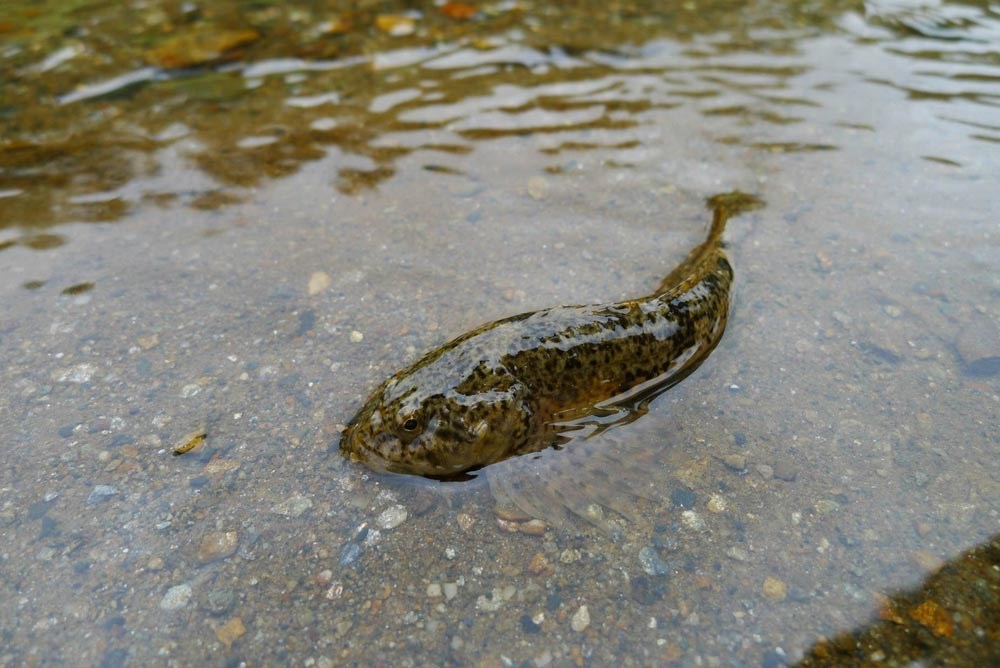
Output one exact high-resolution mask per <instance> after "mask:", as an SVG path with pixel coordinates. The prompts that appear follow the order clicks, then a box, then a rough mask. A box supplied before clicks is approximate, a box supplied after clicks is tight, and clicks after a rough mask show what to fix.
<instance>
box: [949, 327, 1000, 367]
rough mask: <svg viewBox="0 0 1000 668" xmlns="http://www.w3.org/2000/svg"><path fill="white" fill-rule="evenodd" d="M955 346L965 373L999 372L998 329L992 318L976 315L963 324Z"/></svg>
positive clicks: (999, 346) (999, 331)
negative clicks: (963, 364) (970, 320)
mask: <svg viewBox="0 0 1000 668" xmlns="http://www.w3.org/2000/svg"><path fill="white" fill-rule="evenodd" d="M955 347H956V348H957V349H958V354H959V356H960V357H961V358H962V361H963V362H964V363H965V370H966V372H967V373H970V374H972V375H974V376H992V375H994V374H996V373H1000V329H998V327H997V325H996V323H994V322H993V320H992V319H990V318H988V317H986V316H978V317H976V318H975V319H974V320H973V321H972V322H970V323H968V324H967V325H965V326H963V327H962V328H961V330H960V332H959V334H958V338H957V339H956V340H955Z"/></svg>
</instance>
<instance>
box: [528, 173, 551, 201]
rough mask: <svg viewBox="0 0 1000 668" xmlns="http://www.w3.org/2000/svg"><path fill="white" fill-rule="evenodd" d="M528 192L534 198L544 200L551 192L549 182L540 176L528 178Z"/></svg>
mask: <svg viewBox="0 0 1000 668" xmlns="http://www.w3.org/2000/svg"><path fill="white" fill-rule="evenodd" d="M528 194H529V195H531V199H533V200H543V199H545V198H546V196H548V194H549V183H548V181H546V180H545V179H543V178H542V177H540V176H533V177H532V178H530V179H528Z"/></svg>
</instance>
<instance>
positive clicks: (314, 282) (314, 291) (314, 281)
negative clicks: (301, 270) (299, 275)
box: [307, 271, 333, 296]
mask: <svg viewBox="0 0 1000 668" xmlns="http://www.w3.org/2000/svg"><path fill="white" fill-rule="evenodd" d="M332 284H333V279H332V278H330V274H328V273H326V272H325V271H314V272H313V273H312V274H311V275H310V276H309V286H308V288H307V289H308V292H309V294H310V296H311V295H318V294H319V293H321V292H325V291H326V290H327V289H328V288H329V287H330V286H331V285H332Z"/></svg>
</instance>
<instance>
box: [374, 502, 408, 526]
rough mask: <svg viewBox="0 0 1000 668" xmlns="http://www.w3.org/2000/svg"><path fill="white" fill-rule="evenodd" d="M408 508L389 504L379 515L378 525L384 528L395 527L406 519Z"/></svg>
mask: <svg viewBox="0 0 1000 668" xmlns="http://www.w3.org/2000/svg"><path fill="white" fill-rule="evenodd" d="M406 517H407V513H406V508H405V507H403V506H400V505H396V506H389V507H388V508H386V509H385V510H383V511H382V514H381V515H379V516H378V520H377V522H378V525H379V526H380V527H382V528H383V529H395V528H396V527H398V526H399V525H400V524H402V523H403V522H405V521H406Z"/></svg>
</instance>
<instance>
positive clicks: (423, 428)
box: [340, 376, 531, 479]
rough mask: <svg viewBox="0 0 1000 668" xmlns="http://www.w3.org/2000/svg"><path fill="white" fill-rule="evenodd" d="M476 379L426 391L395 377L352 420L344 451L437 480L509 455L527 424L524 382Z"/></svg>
mask: <svg viewBox="0 0 1000 668" xmlns="http://www.w3.org/2000/svg"><path fill="white" fill-rule="evenodd" d="M476 385H477V386H476V388H475V389H474V390H473V389H467V388H463V387H462V386H460V385H459V386H457V387H445V388H440V387H438V388H436V389H435V391H427V390H425V389H424V388H421V387H419V386H417V385H414V384H413V383H410V382H407V379H406V378H405V377H403V378H400V377H394V378H390V379H389V380H388V381H386V382H385V383H383V385H382V386H381V387H379V388H378V389H377V390H376V391H375V392H374V393H373V394H372V396H371V397H369V399H368V401H367V402H365V405H364V406H363V407H362V408H361V410H360V411H359V412H358V414H357V415H356V416H355V417H354V419H353V420H351V422H350V423H349V424H348V427H347V430H346V431H345V432H344V434H343V437H342V438H341V443H340V447H341V450H343V451H344V452H345V454H347V456H348V457H350V458H351V459H352V460H354V461H360V462H364V463H365V464H366V465H368V466H369V467H371V468H374V469H376V470H382V471H388V472H391V473H407V474H413V475H421V476H426V477H431V478H440V479H447V478H450V477H459V476H461V475H462V474H463V473H467V472H469V471H474V470H476V469H479V468H482V467H483V466H486V465H488V464H492V463H494V462H497V461H500V460H502V459H505V458H507V457H509V456H510V455H511V454H513V453H515V452H517V451H518V449H519V447H520V444H521V443H523V442H524V440H525V438H526V437H527V434H528V431H529V428H530V424H531V410H530V408H529V405H528V402H527V401H526V397H525V395H526V392H525V388H524V387H523V386H522V385H521V384H520V383H517V382H516V381H514V380H513V379H511V378H510V377H509V376H506V377H500V378H498V379H497V381H496V382H492V383H488V384H484V383H482V382H480V383H477V384H476Z"/></svg>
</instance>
